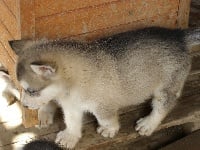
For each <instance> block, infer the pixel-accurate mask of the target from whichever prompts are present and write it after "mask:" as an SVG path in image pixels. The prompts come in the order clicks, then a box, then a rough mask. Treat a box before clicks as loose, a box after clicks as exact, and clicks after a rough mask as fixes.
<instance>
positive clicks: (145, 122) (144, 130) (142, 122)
mask: <svg viewBox="0 0 200 150" xmlns="http://www.w3.org/2000/svg"><path fill="white" fill-rule="evenodd" d="M158 125H159V122H158V121H156V120H155V119H154V118H153V117H152V116H146V117H144V118H140V119H139V120H138V121H137V125H136V127H135V130H136V131H137V132H138V133H139V134H140V135H146V136H150V135H151V134H152V133H153V132H154V131H155V129H156V128H157V127H158Z"/></svg>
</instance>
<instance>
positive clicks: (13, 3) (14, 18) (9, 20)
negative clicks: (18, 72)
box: [0, 0, 20, 78]
mask: <svg viewBox="0 0 200 150" xmlns="http://www.w3.org/2000/svg"><path fill="white" fill-rule="evenodd" d="M0 10H1V12H0V62H1V63H2V64H3V65H4V66H5V67H6V68H8V70H9V72H10V74H11V75H12V76H13V78H14V76H15V73H14V64H15V60H16V55H15V54H14V52H13V51H12V50H11V49H10V47H9V45H8V41H10V40H14V39H20V24H19V0H1V1H0Z"/></svg>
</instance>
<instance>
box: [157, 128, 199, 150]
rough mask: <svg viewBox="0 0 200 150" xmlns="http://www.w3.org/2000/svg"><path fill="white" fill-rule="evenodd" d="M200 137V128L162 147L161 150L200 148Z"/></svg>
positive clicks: (196, 149) (197, 149)
mask: <svg viewBox="0 0 200 150" xmlns="http://www.w3.org/2000/svg"><path fill="white" fill-rule="evenodd" d="M199 139H200V130H199V131H196V132H194V133H192V134H190V135H188V136H186V137H184V138H182V139H180V140H178V141H176V142H174V143H172V144H169V145H168V146H166V147H164V148H161V149H160V150H175V149H177V150H178V149H181V150H188V149H192V150H199Z"/></svg>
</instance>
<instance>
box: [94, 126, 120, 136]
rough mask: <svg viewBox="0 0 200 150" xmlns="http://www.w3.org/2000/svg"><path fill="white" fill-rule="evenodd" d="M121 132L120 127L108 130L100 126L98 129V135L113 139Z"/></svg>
mask: <svg viewBox="0 0 200 150" xmlns="http://www.w3.org/2000/svg"><path fill="white" fill-rule="evenodd" d="M118 131H119V127H115V128H107V127H103V126H100V127H98V128H97V133H99V134H101V135H102V136H103V137H109V138H113V137H114V136H115V135H116V134H117V133H118Z"/></svg>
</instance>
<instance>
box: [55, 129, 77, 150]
mask: <svg viewBox="0 0 200 150" xmlns="http://www.w3.org/2000/svg"><path fill="white" fill-rule="evenodd" d="M79 139H80V137H79V136H74V135H72V134H69V133H68V132H67V130H63V131H60V132H59V133H58V134H57V137H56V141H55V142H56V143H58V144H60V145H62V146H64V147H66V148H68V149H73V148H74V147H75V146H76V144H77V143H78V141H79Z"/></svg>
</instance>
